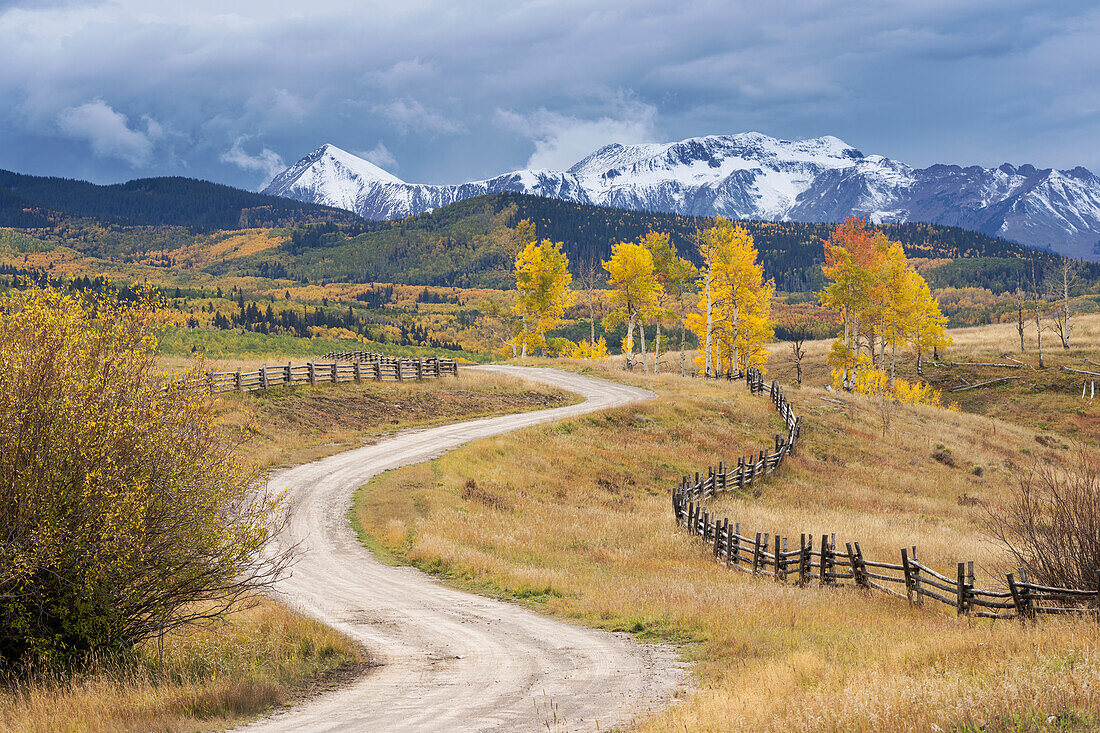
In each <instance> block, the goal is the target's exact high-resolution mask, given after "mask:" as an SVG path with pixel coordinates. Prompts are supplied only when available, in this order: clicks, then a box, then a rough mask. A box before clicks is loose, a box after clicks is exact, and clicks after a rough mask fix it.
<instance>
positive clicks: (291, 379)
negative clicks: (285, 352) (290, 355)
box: [286, 361, 294, 384]
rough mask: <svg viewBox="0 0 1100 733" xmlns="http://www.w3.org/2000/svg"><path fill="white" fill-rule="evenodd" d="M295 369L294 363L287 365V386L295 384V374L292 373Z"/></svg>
mask: <svg viewBox="0 0 1100 733" xmlns="http://www.w3.org/2000/svg"><path fill="white" fill-rule="evenodd" d="M293 368H294V365H293V363H292V362H289V361H288V362H287V363H286V383H287V384H294V372H293V371H292V370H293Z"/></svg>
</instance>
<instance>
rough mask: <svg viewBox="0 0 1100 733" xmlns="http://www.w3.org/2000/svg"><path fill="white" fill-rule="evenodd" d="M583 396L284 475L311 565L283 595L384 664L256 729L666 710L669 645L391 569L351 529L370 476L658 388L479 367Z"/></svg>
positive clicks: (581, 720) (551, 719)
mask: <svg viewBox="0 0 1100 733" xmlns="http://www.w3.org/2000/svg"><path fill="white" fill-rule="evenodd" d="M480 368H484V369H487V370H492V371H496V372H499V373H503V374H508V375H512V376H517V377H521V378H524V379H531V380H536V381H539V382H543V383H545V384H549V385H552V386H555V387H559V388H561V389H564V390H568V391H570V392H575V393H578V394H580V395H582V396H583V397H584V398H585V400H584V401H583V402H581V403H578V404H575V405H568V406H566V407H558V408H554V409H549V410H539V411H535V412H526V413H520V414H516V415H505V416H501V417H492V418H482V419H478V420H471V421H467V422H463V423H458V424H454V425H444V426H440V427H434V428H428V429H424V430H418V431H413V432H407V433H403V434H400V435H396V436H394V437H391V438H386V439H384V440H381V441H379V442H378V443H376V444H374V445H369V446H365V447H362V448H358V449H355V450H351V451H348V452H346V453H341V454H339V455H335V456H331V457H329V458H325V459H322V460H319V461H315V462H313V463H309V464H306V465H303V466H298V467H296V468H293V469H289V470H286V471H283V472H280V473H278V474H276V475H274V476H272V479H271V486H272V488H273V489H275V490H282V489H288V490H289V491H290V492H291V499H292V507H293V509H292V514H291V518H290V523H289V526H288V529H287V532H286V533H285V535H284V536H283V538H282V539H281V540H280V542H282V543H284V544H294V543H299V545H300V553H301V554H300V557H299V559H298V561H297V563H296V564H295V566H294V568H293V573H292V575H291V576H290V577H288V578H286V579H285V580H283V581H281V582H280V584H279V586H278V589H277V591H278V593H279V594H280V595H281V596H282V598H283V599H284V600H287V601H288V602H289V603H290V604H291V605H292V606H294V607H296V608H297V609H299V610H300V611H302V612H304V613H306V614H307V615H310V616H313V617H314V618H317V619H319V620H321V621H323V622H324V623H326V624H329V625H330V626H333V627H334V628H336V629H338V630H340V631H342V632H344V633H345V634H347V635H348V636H350V637H352V638H354V639H356V640H357V641H359V642H361V643H362V644H363V645H364V646H365V647H366V648H367V649H368V650H369V652H370V654H371V656H372V658H373V660H374V661H375V662H377V663H378V664H380V666H379V667H377V668H374V669H372V670H370V671H369V672H368V673H367V674H366V675H364V677H363V678H362V679H360V680H358V681H356V682H354V683H352V684H350V685H348V686H347V687H344V688H341V689H339V690H336V691H333V692H329V693H325V694H322V695H319V696H317V697H315V698H312V699H310V700H308V701H307V702H305V703H303V704H302V705H301V706H299V707H296V708H293V709H290V710H288V711H285V712H280V713H276V714H273V715H270V716H268V717H265V718H263V719H261V720H258V721H256V722H254V723H252V724H251V725H248V726H246V727H245V728H243V730H248V731H335V730H363V731H506V730H507V731H515V730H520V731H522V730H535V729H540V730H552V731H558V730H578V731H581V730H584V731H594V730H597V729H598V730H601V731H607V730H611V729H614V728H616V727H619V726H622V725H624V724H626V723H628V722H629V721H630V720H631V719H633V718H634V717H636V716H638V715H640V714H642V713H644V712H647V711H650V710H652V709H654V708H655V707H657V706H659V705H661V704H663V703H665V702H667V701H668V700H669V699H671V697H672V696H673V695H674V693H675V691H676V689H677V688H678V686H680V685H681V684H682V683H683V680H684V667H683V664H682V663H680V662H679V661H678V658H677V655H676V653H675V651H674V650H673V649H672V648H671V647H668V646H665V645H655V644H640V643H637V642H635V641H634V640H633V639H631V638H630V637H629V636H627V635H625V634H615V633H610V632H605V631H599V630H594V629H588V628H583V627H579V626H573V625H570V624H566V623H563V622H561V621H556V620H554V619H551V618H548V617H545V616H541V615H539V614H537V613H535V612H533V611H531V610H528V609H526V608H523V607H521V606H518V605H514V604H509V603H503V602H500V601H495V600H492V599H489V598H484V597H481V596H477V595H473V594H470V593H465V592H462V591H458V590H455V589H453V588H449V587H447V586H446V585H444V584H442V583H440V582H438V581H436V580H434V579H432V578H431V577H429V576H427V575H425V574H423V573H421V572H420V571H418V570H415V569H413V568H408V567H392V566H389V565H385V564H383V563H381V562H379V561H378V560H377V559H376V558H375V557H374V556H373V555H372V554H371V553H370V552H369V551H367V550H366V549H365V548H363V546H362V545H361V544H360V543H359V541H358V539H357V538H356V536H355V533H354V531H353V530H352V529H351V527H350V525H349V522H348V510H349V508H350V507H351V503H352V497H353V493H354V491H355V490H356V488H358V487H359V486H361V485H362V484H364V483H366V482H367V481H368V480H369V479H370V478H371V477H373V476H376V475H377V474H379V473H381V472H383V471H386V470H389V469H392V468H397V467H398V466H405V465H409V464H413V463H419V462H422V461H427V460H431V459H432V458H436V457H438V456H439V455H441V454H442V453H444V452H446V451H448V450H451V449H453V448H455V447H457V446H460V445H462V444H464V443H468V442H470V441H472V440H477V439H479V438H484V437H488V436H492V435H499V434H501V433H506V432H510V431H513V430H518V429H521V428H524V427H528V426H531V425H536V424H539V423H545V422H549V421H552V420H560V419H563V418H568V417H573V416H576V415H582V414H584V413H588V412H593V411H596V410H601V409H605V408H609V407H617V406H621V405H627V404H631V403H635V402H641V401H644V400H648V399H652V398H653V397H654V396H655V395H654V394H653V393H652V392H649V391H648V390H644V389H639V388H637V387H630V386H627V385H622V384H615V383H612V382H607V381H604V380H601V379H594V378H592V377H585V376H582V375H578V374H572V373H569V372H564V371H560V370H556V369H541V368H538V369H537V368H529V367H513V366H492V367H480Z"/></svg>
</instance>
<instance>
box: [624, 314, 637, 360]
mask: <svg viewBox="0 0 1100 733" xmlns="http://www.w3.org/2000/svg"><path fill="white" fill-rule="evenodd" d="M634 315H635V314H633V313H631V314H630V320H629V321H627V324H626V349H625V350H624V352H623V355H624V356H625V357H626V370H627V371H628V372H632V371H634Z"/></svg>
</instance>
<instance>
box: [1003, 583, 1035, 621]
mask: <svg viewBox="0 0 1100 733" xmlns="http://www.w3.org/2000/svg"><path fill="white" fill-rule="evenodd" d="M1006 577H1007V578H1008V590H1009V592H1010V593H1011V594H1012V605H1013V606H1015V607H1016V618H1018V619H1020V620H1021V621H1025V620H1027V618H1028V617H1029V616H1030V609H1029V608H1028V603H1027V599H1026V598H1025V596H1024V589H1023V588H1020V587H1019V586H1018V585H1016V578H1015V576H1013V574H1012V573H1009V574H1008V575H1007V576H1006Z"/></svg>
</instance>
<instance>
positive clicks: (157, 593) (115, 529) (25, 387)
mask: <svg viewBox="0 0 1100 733" xmlns="http://www.w3.org/2000/svg"><path fill="white" fill-rule="evenodd" d="M156 318H157V302H156V301H155V299H154V298H153V296H152V294H151V292H148V291H143V292H139V295H138V298H137V300H136V301H131V302H120V301H119V300H118V299H117V298H115V297H111V296H90V295H88V296H86V297H85V296H82V295H77V294H72V293H67V292H62V291H58V290H54V289H49V288H47V289H30V290H27V291H23V292H20V291H13V292H11V293H9V294H8V295H7V296H6V297H5V298H3V299H0V662H3V663H7V664H8V665H11V664H13V663H23V664H30V665H33V666H34V667H35V668H38V669H41V668H43V667H49V666H55V665H67V664H71V663H74V662H78V661H79V660H80V659H81V658H83V657H85V656H87V655H88V654H89V653H93V652H94V653H99V654H102V653H104V652H106V653H112V652H123V651H126V650H127V649H130V648H132V647H133V646H134V645H135V644H136V643H138V642H140V641H142V640H144V639H148V638H150V637H155V636H157V635H158V634H161V633H163V632H164V631H165V630H168V629H171V628H175V627H178V626H181V625H184V624H189V623H197V622H201V621H204V620H209V619H212V618H215V617H218V616H220V615H221V614H223V613H224V612H225V611H226V610H227V609H228V608H230V607H231V606H233V605H234V604H235V603H236V602H237V601H238V600H239V599H242V598H243V597H245V596H246V595H247V594H249V593H251V592H252V591H254V590H256V589H258V588H263V587H266V586H267V585H269V584H270V583H271V582H272V581H273V580H274V579H275V578H276V577H277V576H278V575H279V573H280V572H281V571H282V569H283V568H284V567H285V564H286V556H285V555H274V556H273V555H270V554H264V553H262V552H261V550H262V549H263V548H264V547H265V546H266V545H267V544H268V541H269V540H270V539H271V537H272V536H273V534H274V533H275V532H277V531H278V529H279V527H280V526H281V525H282V523H283V521H284V516H285V513H284V512H283V511H282V501H281V499H280V498H279V497H277V496H273V495H271V494H268V493H266V492H264V491H261V490H260V489H261V483H260V475H259V474H258V473H257V472H255V471H254V470H253V469H251V468H250V467H248V466H247V465H244V464H242V463H241V461H240V460H239V459H238V457H237V456H236V454H235V451H234V449H233V446H231V445H227V444H226V442H225V439H224V437H222V436H221V435H220V434H219V431H218V430H217V428H216V426H215V423H214V414H213V410H212V398H211V397H210V396H209V395H206V394H205V393H204V391H203V390H202V389H196V388H189V387H187V386H186V385H187V384H188V382H187V381H186V380H180V381H166V380H162V379H159V378H157V377H155V376H154V375H155V369H154V366H155V365H154V361H153V360H154V356H155V353H156V348H157V339H156V336H155V331H154V328H155V325H156ZM191 376H192V377H197V376H199V375H198V374H192V375H191Z"/></svg>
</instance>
